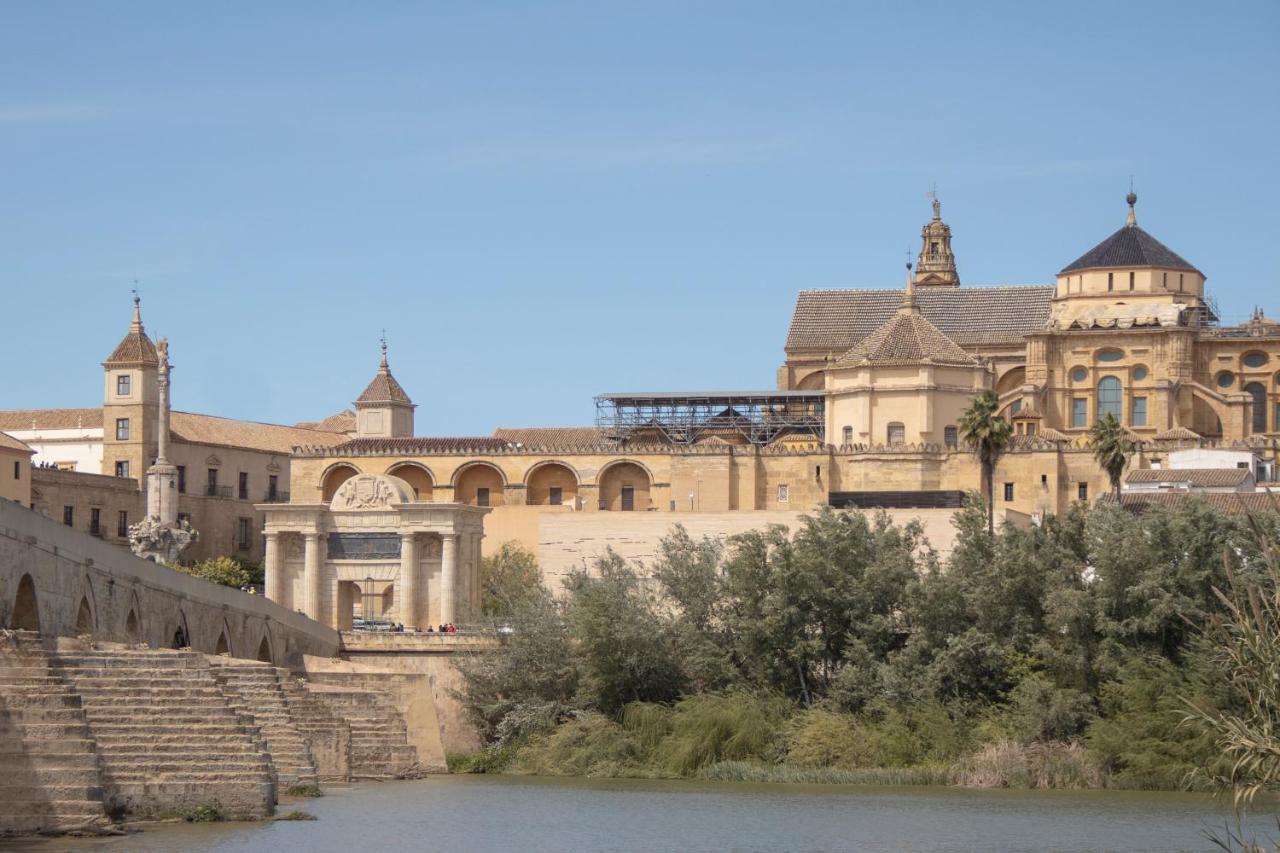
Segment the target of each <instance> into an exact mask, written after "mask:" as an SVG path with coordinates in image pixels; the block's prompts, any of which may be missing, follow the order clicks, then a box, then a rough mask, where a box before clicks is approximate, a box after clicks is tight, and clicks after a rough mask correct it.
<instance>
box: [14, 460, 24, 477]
mask: <svg viewBox="0 0 1280 853" xmlns="http://www.w3.org/2000/svg"><path fill="white" fill-rule="evenodd" d="M13 479H15V480H21V479H22V463H21V462H19V461H18V460H16V459H15V460H14V462H13Z"/></svg>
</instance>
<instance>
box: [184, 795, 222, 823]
mask: <svg viewBox="0 0 1280 853" xmlns="http://www.w3.org/2000/svg"><path fill="white" fill-rule="evenodd" d="M182 818H183V820H185V821H187V823H217V822H218V821H221V820H226V815H225V814H223V811H222V804H221V803H219V802H218V801H217V800H214V801H213V802H210V803H200V804H199V805H196V806H192V807H191V808H189V809H185V810H183V812H182Z"/></svg>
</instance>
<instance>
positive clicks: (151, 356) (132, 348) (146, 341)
mask: <svg viewBox="0 0 1280 853" xmlns="http://www.w3.org/2000/svg"><path fill="white" fill-rule="evenodd" d="M159 363H160V356H159V354H158V353H157V352H156V345H155V344H153V343H152V342H151V338H149V337H147V333H146V332H143V331H141V330H139V331H137V332H130V333H129V334H127V335H125V336H124V340H122V341H120V343H118V344H117V345H116V348H115V349H114V350H112V351H111V355H109V356H107V360H106V361H104V362H103V364H105V365H110V366H113V367H114V366H118V365H125V364H159Z"/></svg>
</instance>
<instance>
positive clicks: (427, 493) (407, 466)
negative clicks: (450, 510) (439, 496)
mask: <svg viewBox="0 0 1280 853" xmlns="http://www.w3.org/2000/svg"><path fill="white" fill-rule="evenodd" d="M387 473H388V474H390V475H391V476H392V477H399V478H400V479H401V480H404V481H405V482H406V483H408V484H409V485H410V486H411V487H412V488H413V496H414V498H416V499H417V500H420V501H429V500H431V492H432V490H433V489H434V488H435V480H434V479H432V477H431V472H430V471H428V470H427V469H426V468H424V467H423V466H421V465H419V464H418V463H416V462H402V463H400V464H398V465H393V466H391V467H390V468H389V469H387Z"/></svg>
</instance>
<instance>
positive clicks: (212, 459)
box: [204, 453, 222, 468]
mask: <svg viewBox="0 0 1280 853" xmlns="http://www.w3.org/2000/svg"><path fill="white" fill-rule="evenodd" d="M204 464H206V465H208V466H209V467H210V468H216V467H217V466H219V465H221V464H222V460H221V459H219V458H218V457H217V456H214V455H213V454H212V453H210V454H209V456H208V458H206V459H205V460H204Z"/></svg>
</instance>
